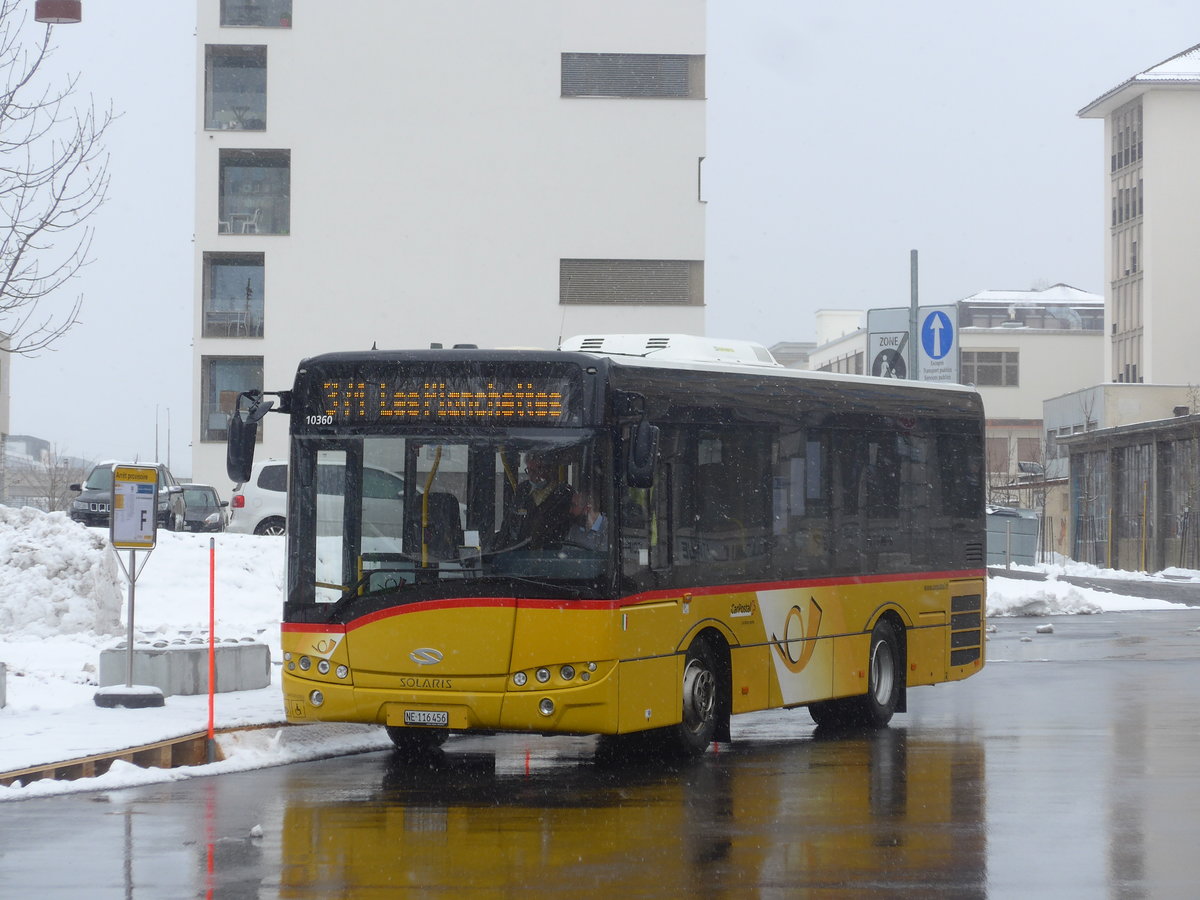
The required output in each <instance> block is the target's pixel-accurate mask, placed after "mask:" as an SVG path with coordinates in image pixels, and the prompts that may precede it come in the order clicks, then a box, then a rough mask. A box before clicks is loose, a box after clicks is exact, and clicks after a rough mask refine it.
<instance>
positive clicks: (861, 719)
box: [808, 619, 904, 728]
mask: <svg viewBox="0 0 1200 900" xmlns="http://www.w3.org/2000/svg"><path fill="white" fill-rule="evenodd" d="M902 640H903V638H902V637H901V635H900V633H899V632H897V630H896V626H895V625H894V624H892V622H891V621H890V620H888V619H880V620H879V621H878V622H876V623H875V627H874V628H873V629H871V649H870V653H869V655H868V658H867V692H866V693H865V694H863V695H862V696H861V697H842V698H839V699H837V700H823V701H821V702H820V703H812V704H809V707H808V712H809V715H811V716H812V718H813V721H814V722H816V723H817V725H818V726H822V727H838V728H846V727H851V728H853V727H866V728H882V727H883V726H885V725H887V723H888V722H890V721H891V720H892V715H893V714H894V713H895V712H896V707H897V705H898V704H899V702H900V691H901V689H902V687H903V684H904V669H903V662H902V661H903V659H904V654H903V648H902V646H901V641H902Z"/></svg>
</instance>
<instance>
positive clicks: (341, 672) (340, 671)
mask: <svg viewBox="0 0 1200 900" xmlns="http://www.w3.org/2000/svg"><path fill="white" fill-rule="evenodd" d="M333 674H335V675H336V676H337V677H338V678H345V677H346V676H347V675H349V674H350V670H349V669H347V668H346V667H345V666H338V667H337V668H336V669H334V670H333Z"/></svg>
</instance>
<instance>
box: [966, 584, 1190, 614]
mask: <svg viewBox="0 0 1200 900" xmlns="http://www.w3.org/2000/svg"><path fill="white" fill-rule="evenodd" d="M1095 593H1096V591H1092V590H1088V589H1087V588H1079V587H1076V586H1075V585H1073V584H1068V583H1067V582H1065V581H1058V580H1057V579H1054V578H1048V579H1047V580H1046V581H1026V580H1023V579H1017V578H989V579H988V584H987V614H988V615H989V616H1071V615H1092V614H1095V613H1102V612H1104V606H1103V605H1101V603H1100V602H1099V601H1098V600H1096V599H1094V598H1093V597H1092V596H1091V595H1093V594H1095ZM1109 596H1110V597H1111V595H1109ZM1146 602H1148V603H1153V602H1154V601H1146ZM1167 605H1168V606H1174V605H1175V604H1167Z"/></svg>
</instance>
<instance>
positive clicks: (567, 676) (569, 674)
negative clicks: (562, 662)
mask: <svg viewBox="0 0 1200 900" xmlns="http://www.w3.org/2000/svg"><path fill="white" fill-rule="evenodd" d="M558 675H559V677H560V678H562V680H563V681H570V680H571V679H572V678H574V677H575V667H574V666H563V667H562V668H561V669H559V670H558Z"/></svg>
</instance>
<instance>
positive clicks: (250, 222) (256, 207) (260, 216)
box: [217, 150, 292, 234]
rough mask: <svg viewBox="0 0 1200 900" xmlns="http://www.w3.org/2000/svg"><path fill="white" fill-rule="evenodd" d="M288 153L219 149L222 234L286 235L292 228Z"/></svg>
mask: <svg viewBox="0 0 1200 900" xmlns="http://www.w3.org/2000/svg"><path fill="white" fill-rule="evenodd" d="M291 156H292V154H291V151H290V150H222V151H221V161H220V166H221V172H220V176H221V177H220V183H221V187H220V191H221V195H220V206H219V209H218V212H217V228H218V231H219V232H220V233H221V234H287V233H288V232H289V230H290V229H291V190H292V187H291V183H292V177H291V166H292V159H291Z"/></svg>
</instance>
